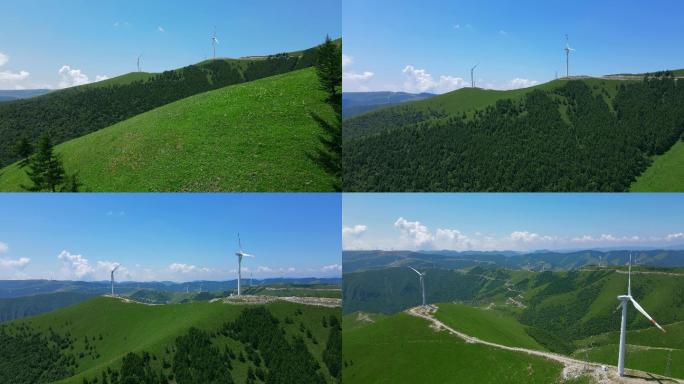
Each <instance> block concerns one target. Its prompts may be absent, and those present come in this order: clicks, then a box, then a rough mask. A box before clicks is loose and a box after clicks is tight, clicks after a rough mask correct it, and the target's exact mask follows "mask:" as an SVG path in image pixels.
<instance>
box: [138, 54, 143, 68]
mask: <svg viewBox="0 0 684 384" xmlns="http://www.w3.org/2000/svg"><path fill="white" fill-rule="evenodd" d="M142 56H143V55H142V53H141V54H140V56H138V72H140V59H141V58H142Z"/></svg>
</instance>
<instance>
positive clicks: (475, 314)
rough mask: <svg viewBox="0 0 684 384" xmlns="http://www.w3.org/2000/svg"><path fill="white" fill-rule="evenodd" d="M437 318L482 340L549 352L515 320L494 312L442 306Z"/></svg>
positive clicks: (465, 307)
mask: <svg viewBox="0 0 684 384" xmlns="http://www.w3.org/2000/svg"><path fill="white" fill-rule="evenodd" d="M435 317H436V318H437V319H439V320H440V321H442V322H443V323H444V324H446V325H448V326H450V327H452V328H454V329H456V330H458V331H461V332H463V333H465V334H467V335H470V336H475V337H477V338H479V339H481V340H485V341H490V342H492V343H497V344H503V345H507V346H509V347H521V348H528V349H536V350H542V351H545V350H546V348H544V347H543V346H542V345H541V344H539V343H537V342H536V341H535V340H534V339H533V338H531V337H530V335H528V334H527V333H526V332H525V326H524V325H522V324H520V323H519V322H518V321H517V320H516V319H515V317H513V316H511V315H509V314H506V313H503V312H501V311H498V310H493V309H483V308H477V307H471V306H467V305H462V304H439V310H438V311H437V313H436V314H435Z"/></svg>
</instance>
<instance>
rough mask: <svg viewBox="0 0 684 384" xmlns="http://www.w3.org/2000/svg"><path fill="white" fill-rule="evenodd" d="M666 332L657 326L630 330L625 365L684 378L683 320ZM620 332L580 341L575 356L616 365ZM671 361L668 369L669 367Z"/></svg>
mask: <svg viewBox="0 0 684 384" xmlns="http://www.w3.org/2000/svg"><path fill="white" fill-rule="evenodd" d="M664 328H665V329H666V330H667V333H662V332H661V331H660V330H658V329H655V328H648V329H639V330H633V331H629V332H627V346H628V348H627V356H626V361H627V362H626V365H627V366H628V367H631V368H634V369H639V370H643V371H648V372H654V373H657V374H661V375H665V376H670V377H678V378H684V322H678V323H673V324H668V325H666V326H665V327H664ZM619 337H620V333H619V332H617V331H616V332H608V333H604V334H601V335H597V336H592V337H589V338H586V339H584V340H581V341H580V342H578V346H579V349H578V350H576V351H575V352H574V353H573V356H575V357H577V358H580V359H588V360H591V361H596V362H601V363H606V364H613V365H614V364H615V362H616V360H617V355H618V344H619ZM668 360H669V369H668Z"/></svg>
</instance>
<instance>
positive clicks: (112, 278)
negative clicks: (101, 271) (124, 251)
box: [110, 264, 119, 296]
mask: <svg viewBox="0 0 684 384" xmlns="http://www.w3.org/2000/svg"><path fill="white" fill-rule="evenodd" d="M117 269H119V264H117V265H116V267H114V269H112V272H111V274H110V277H111V281H112V296H114V272H116V270H117Z"/></svg>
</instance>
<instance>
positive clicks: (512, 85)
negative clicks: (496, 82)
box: [502, 77, 539, 89]
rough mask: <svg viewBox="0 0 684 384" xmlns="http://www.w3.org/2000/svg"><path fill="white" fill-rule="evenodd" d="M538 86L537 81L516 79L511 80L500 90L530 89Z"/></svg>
mask: <svg viewBox="0 0 684 384" xmlns="http://www.w3.org/2000/svg"><path fill="white" fill-rule="evenodd" d="M537 84H539V82H538V81H537V80H530V79H523V78H519V77H516V78H515V79H513V80H510V81H509V82H507V83H506V84H505V85H504V86H503V87H502V89H519V88H528V87H532V86H535V85H537Z"/></svg>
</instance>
